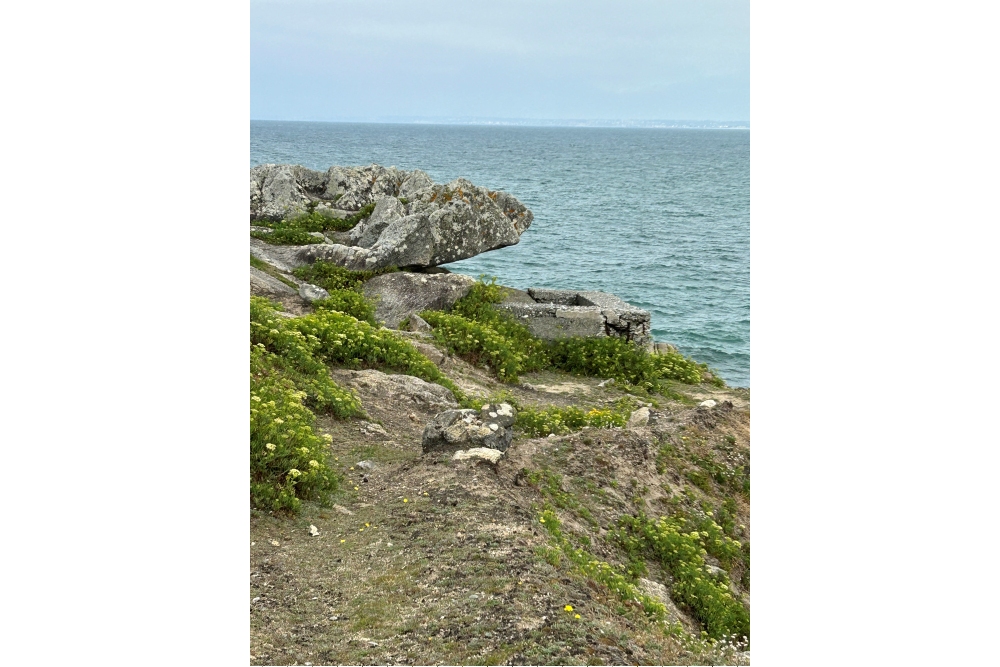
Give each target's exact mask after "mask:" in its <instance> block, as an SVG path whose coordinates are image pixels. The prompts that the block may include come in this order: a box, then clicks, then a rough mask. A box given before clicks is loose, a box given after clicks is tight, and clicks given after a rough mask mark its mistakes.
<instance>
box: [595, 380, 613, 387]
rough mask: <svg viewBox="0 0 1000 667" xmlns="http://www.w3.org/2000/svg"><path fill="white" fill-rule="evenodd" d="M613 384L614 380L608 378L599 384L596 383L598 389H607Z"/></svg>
mask: <svg viewBox="0 0 1000 667" xmlns="http://www.w3.org/2000/svg"><path fill="white" fill-rule="evenodd" d="M614 383H615V379H614V378H608V379H607V380H601V381H600V382H598V383H597V386H598V387H607V386H610V385H613V384H614Z"/></svg>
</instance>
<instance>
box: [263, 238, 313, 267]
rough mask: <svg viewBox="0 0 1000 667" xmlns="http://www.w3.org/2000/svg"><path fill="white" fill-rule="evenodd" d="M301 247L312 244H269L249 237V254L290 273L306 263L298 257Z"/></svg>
mask: <svg viewBox="0 0 1000 667" xmlns="http://www.w3.org/2000/svg"><path fill="white" fill-rule="evenodd" d="M302 247H306V248H311V247H314V246H290V245H271V244H270V243H265V242H264V241H261V240H260V239H254V238H251V239H250V254H251V255H253V256H254V257H256V258H257V259H259V260H261V261H262V262H267V263H268V264H270V265H271V266H273V267H274V268H276V269H278V270H279V271H284V272H285V273H291V272H292V271H293V270H295V269H297V268H298V267H300V266H304V265H305V264H306V263H307V262H306V261H305V260H302V259H299V257H298V255H299V252H300V251H301V250H302Z"/></svg>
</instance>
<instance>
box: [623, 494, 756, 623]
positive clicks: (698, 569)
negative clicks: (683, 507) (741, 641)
mask: <svg viewBox="0 0 1000 667" xmlns="http://www.w3.org/2000/svg"><path fill="white" fill-rule="evenodd" d="M713 525H714V527H715V529H717V530H713V531H711V532H710V531H707V530H706V531H695V530H688V529H689V528H690V526H689V525H687V522H686V520H685V519H684V518H683V517H672V518H667V517H660V518H659V519H658V520H655V521H654V520H652V519H649V518H647V517H646V516H645V515H644V514H640V515H639V516H635V517H633V516H624V517H622V518H621V519H619V521H618V528H617V530H615V531H614V533H613V537H614V539H615V540H616V541H617V542H618V544H619V545H620V546H621V547H622V548H623V549H625V551H626V552H627V553H628V554H629V556H630V559H631V560H633V561H636V562H640V563H641V562H643V561H644V560H645V559H646V558H651V559H653V560H655V561H656V562H658V563H659V564H660V566H662V567H663V568H664V569H665V570H667V571H668V572H670V574H671V575H672V576H673V579H674V584H673V587H672V591H671V592H672V597H674V599H675V600H678V601H680V602H682V603H683V604H685V605H686V606H687V607H688V608H689V609H691V611H692V612H693V613H694V615H695V617H696V618H697V619H698V620H699V621H700V622H701V623H702V625H703V626H704V627H705V630H706V632H707V633H708V635H709V637H712V638H713V639H722V638H724V637H735V638H744V637H749V636H750V612H749V611H748V610H747V609H746V607H744V606H743V603H742V602H740V601H739V600H737V599H735V598H734V597H733V594H732V592H731V591H730V583H729V577H728V575H727V574H726V573H725V572H719V573H716V574H713V573H712V571H711V570H709V568H708V567H707V566H706V563H705V558H704V557H705V556H706V555H707V554H709V553H712V552H714V553H718V554H722V555H724V556H725V557H726V558H727V562H730V563H731V562H732V560H733V559H734V558H736V557H738V555H739V554H740V553H741V552H742V545H741V544H740V543H739V542H737V541H736V540H732V539H731V538H729V537H726V536H725V535H724V534H723V531H722V528H721V527H719V526H718V525H717V524H714V522H713ZM710 549H711V551H710ZM721 560H722V559H720V561H721Z"/></svg>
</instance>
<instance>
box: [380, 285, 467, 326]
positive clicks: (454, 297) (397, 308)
mask: <svg viewBox="0 0 1000 667" xmlns="http://www.w3.org/2000/svg"><path fill="white" fill-rule="evenodd" d="M475 284H476V281H475V280H474V279H472V278H470V277H469V276H463V275H459V274H457V273H439V274H427V273H404V272H399V273H385V274H383V275H381V276H376V277H374V278H372V279H371V280H369V281H367V282H365V284H364V288H363V289H364V294H365V297H367V298H368V299H370V300H371V301H373V302H374V303H375V319H376V320H377V321H379V322H381V323H382V324H384V325H385V326H387V327H389V328H390V329H398V328H399V323H400V322H402V321H403V320H405V319H407V318H409V317H415V316H416V314H417V313H419V312H421V311H424V310H450V309H451V307H452V306H454V305H455V302H456V301H458V300H459V299H461V298H462V297H464V296H465V295H466V294H468V293H469V290H470V289H472V286H473V285H475Z"/></svg>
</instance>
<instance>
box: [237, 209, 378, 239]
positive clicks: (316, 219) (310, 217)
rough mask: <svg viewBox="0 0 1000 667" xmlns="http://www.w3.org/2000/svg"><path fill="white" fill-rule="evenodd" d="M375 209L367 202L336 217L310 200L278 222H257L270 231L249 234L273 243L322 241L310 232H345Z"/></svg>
mask: <svg viewBox="0 0 1000 667" xmlns="http://www.w3.org/2000/svg"><path fill="white" fill-rule="evenodd" d="M374 210H375V204H374V203H372V204H368V205H367V206H365V207H364V208H362V209H361V210H360V211H358V212H357V213H354V214H353V215H349V216H347V217H345V218H338V217H335V216H334V215H332V214H331V213H328V212H324V211H317V210H316V203H315V202H311V203H310V204H309V205H308V206H307V210H306V212H304V213H300V214H299V215H296V216H293V217H291V218H286V219H285V220H282V221H280V222H270V223H269V222H266V221H262V222H259V223H257V224H258V225H260V226H266V227H270V228H271V230H272V231H270V232H264V231H255V232H250V236H252V237H253V238H255V239H260V240H262V241H266V242H267V243H271V244H273V245H308V244H311V243H322V242H323V240H322V239H320V238H318V237H316V236H313V235H312V234H310V232H320V233H322V232H346V231H348V230H350V229H353V228H354V227H355V226H356V225H357V224H358V223H359V222H361V221H362V220H364V219H365V218H367V217H368V216H370V215H371V214H372V211H374Z"/></svg>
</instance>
